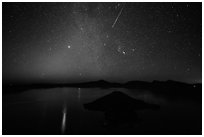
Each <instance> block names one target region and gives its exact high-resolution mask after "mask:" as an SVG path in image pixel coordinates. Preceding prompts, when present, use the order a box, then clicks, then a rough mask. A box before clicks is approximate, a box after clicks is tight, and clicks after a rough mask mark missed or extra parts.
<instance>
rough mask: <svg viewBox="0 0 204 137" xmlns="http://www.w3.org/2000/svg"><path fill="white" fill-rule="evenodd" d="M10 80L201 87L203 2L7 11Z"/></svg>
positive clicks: (15, 6)
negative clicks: (163, 82) (157, 82)
mask: <svg viewBox="0 0 204 137" xmlns="http://www.w3.org/2000/svg"><path fill="white" fill-rule="evenodd" d="M2 5H3V8H2V9H3V20H2V21H3V22H2V23H3V27H2V29H3V32H2V34H3V48H2V53H3V78H4V79H5V80H8V81H16V80H18V79H20V80H21V81H27V80H28V81H41V82H47V81H48V82H50V81H53V82H70V81H71V82H73V81H77V82H78V81H89V80H98V79H104V80H108V81H117V82H124V81H129V80H148V81H151V80H168V79H172V80H179V81H185V82H201V81H202V80H201V75H202V38H201V37H202V12H201V11H202V7H201V6H202V4H201V3H137V2H135V3H125V2H121V3H101V2H99V3H68V2H67V3H6V2H4V3H3V4H2Z"/></svg>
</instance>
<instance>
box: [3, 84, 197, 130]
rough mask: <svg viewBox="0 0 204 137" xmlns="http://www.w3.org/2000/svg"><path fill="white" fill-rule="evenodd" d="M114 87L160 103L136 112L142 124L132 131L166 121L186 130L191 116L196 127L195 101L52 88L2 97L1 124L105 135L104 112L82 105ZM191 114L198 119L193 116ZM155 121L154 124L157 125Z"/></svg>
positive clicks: (145, 93)
mask: <svg viewBox="0 0 204 137" xmlns="http://www.w3.org/2000/svg"><path fill="white" fill-rule="evenodd" d="M116 90H117V91H121V92H124V93H126V94H128V95H129V96H131V97H133V98H135V99H140V100H143V101H145V102H148V103H154V104H159V105H160V106H162V107H161V109H160V110H159V111H151V113H146V111H141V112H138V113H139V114H138V115H139V116H140V118H141V119H142V123H143V125H141V126H139V127H138V126H137V128H136V129H134V131H135V130H144V131H146V130H147V131H149V130H166V129H165V126H164V125H165V124H166V123H167V124H166V128H167V129H169V128H172V127H171V126H170V125H171V124H172V125H174V128H175V130H186V129H189V126H187V124H186V123H185V121H187V119H186V118H189V117H191V118H192V119H188V121H191V122H192V121H193V124H194V126H197V125H196V124H197V123H198V121H199V120H200V113H199V112H200V106H198V105H197V104H195V103H194V102H191V101H184V100H179V101H177V100H173V101H171V100H168V99H167V98H166V97H165V96H160V95H157V94H153V92H150V91H147V90H144V91H142V90H141V91H137V90H128V89H120V88H111V89H99V88H92V89H89V88H53V89H39V90H29V91H25V92H22V93H19V94H9V95H6V96H4V97H3V98H4V100H6V101H4V102H3V107H4V108H5V109H4V110H3V112H4V114H5V115H6V117H4V119H6V120H7V123H6V124H5V125H6V126H4V127H5V128H7V127H9V128H10V125H11V123H13V121H15V124H16V125H14V126H13V129H15V128H16V127H18V128H22V130H26V128H28V127H27V126H25V127H24V125H29V124H30V127H31V128H32V129H34V130H41V129H44V130H45V131H46V133H49V132H50V131H51V130H52V131H53V134H90V133H91V134H101V133H102V134H105V133H106V131H107V129H106V128H104V127H103V123H104V121H105V119H104V114H103V113H102V112H94V111H88V110H86V109H84V107H83V104H84V103H89V102H92V101H94V100H96V99H98V98H100V97H102V96H105V95H108V94H110V93H111V92H113V91H116ZM184 116H185V117H184ZM194 117H197V118H198V119H193V118H194ZM8 119H10V120H8ZM28 120H30V122H28ZM168 122H169V123H168ZM176 122H177V123H176ZM179 122H180V123H179ZM155 123H157V126H156V127H155ZM175 123H176V124H175ZM187 123H188V122H187ZM18 124H20V125H18ZM8 125H9V126H8ZM168 126H169V127H168ZM180 128H182V129H180ZM172 130H173V129H172ZM40 133H41V132H40ZM50 134H52V133H50Z"/></svg>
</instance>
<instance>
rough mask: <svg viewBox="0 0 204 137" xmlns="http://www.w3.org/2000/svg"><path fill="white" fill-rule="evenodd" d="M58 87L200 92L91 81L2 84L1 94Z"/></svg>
mask: <svg viewBox="0 0 204 137" xmlns="http://www.w3.org/2000/svg"><path fill="white" fill-rule="evenodd" d="M60 87H77V88H78V87H80V88H127V89H147V90H152V91H156V92H161V91H162V92H164V91H165V92H177V91H179V92H180V93H185V94H187V93H188V92H192V91H195V92H200V91H202V84H198V83H197V84H187V83H183V82H178V81H172V80H168V81H153V82H145V81H129V82H127V83H123V84H121V83H111V82H108V81H104V80H99V81H91V82H84V83H69V84H51V83H50V84H49V83H47V84H26V85H23V84H21V85H20V84H19V85H14V84H13V85H11V84H3V87H2V88H3V94H5V93H10V92H12V93H13V92H20V91H26V90H29V89H44V88H60Z"/></svg>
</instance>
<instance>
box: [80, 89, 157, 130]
mask: <svg viewBox="0 0 204 137" xmlns="http://www.w3.org/2000/svg"><path fill="white" fill-rule="evenodd" d="M84 108H85V109H88V110H91V111H102V112H104V115H105V120H106V121H105V122H104V126H106V127H107V128H109V129H110V130H112V129H113V130H114V129H115V128H117V129H118V128H120V127H122V128H123V129H124V128H131V127H134V125H135V124H139V123H140V122H141V119H140V118H139V117H138V116H137V111H140V110H143V109H153V110H158V109H159V108H160V107H159V105H156V104H149V103H146V102H144V101H142V100H138V99H135V98H132V97H130V96H128V95H126V94H124V93H122V92H120V91H114V92H112V93H110V94H108V95H106V96H103V97H101V98H99V99H97V100H95V101H93V102H90V103H87V104H84ZM111 132H113V133H114V131H111ZM117 132H118V131H117Z"/></svg>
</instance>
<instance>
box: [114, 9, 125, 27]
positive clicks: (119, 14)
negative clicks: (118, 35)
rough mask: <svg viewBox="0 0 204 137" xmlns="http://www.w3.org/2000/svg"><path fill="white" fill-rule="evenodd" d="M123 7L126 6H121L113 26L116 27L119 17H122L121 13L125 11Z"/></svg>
mask: <svg viewBox="0 0 204 137" xmlns="http://www.w3.org/2000/svg"><path fill="white" fill-rule="evenodd" d="M123 8H124V6H123V7H122V8H121V10H120V12H119V13H118V16H117V17H116V19H115V21H114V23H113V25H112V28H114V26H115V24H116V23H117V21H118V18H119V17H120V15H121V13H122V11H123Z"/></svg>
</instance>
